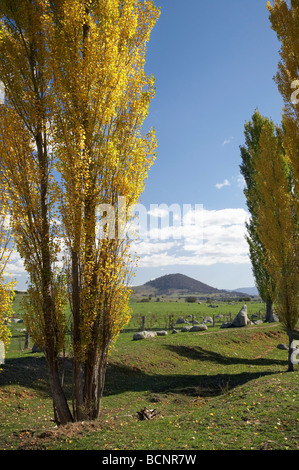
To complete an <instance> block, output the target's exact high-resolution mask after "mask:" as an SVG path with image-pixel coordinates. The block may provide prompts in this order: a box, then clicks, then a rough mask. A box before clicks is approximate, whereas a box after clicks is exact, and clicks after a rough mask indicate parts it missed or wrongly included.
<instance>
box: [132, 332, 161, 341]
mask: <svg viewBox="0 0 299 470" xmlns="http://www.w3.org/2000/svg"><path fill="white" fill-rule="evenodd" d="M155 336H157V333H156V332H155V331H139V332H138V333H135V334H134V335H133V340H134V341H137V340H139V339H146V338H154V337H155Z"/></svg>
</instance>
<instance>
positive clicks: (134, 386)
mask: <svg viewBox="0 0 299 470" xmlns="http://www.w3.org/2000/svg"><path fill="white" fill-rule="evenodd" d="M276 373H278V372H277V371H273V372H272V371H264V372H260V371H259V372H241V373H236V374H234V373H233V374H229V373H228V374H225V373H224V374H215V375H206V374H200V373H199V374H193V375H191V374H186V375H185V374H173V375H167V374H161V375H158V374H152V375H151V374H148V373H144V372H143V371H141V370H136V369H131V368H130V367H128V366H125V365H123V364H122V365H120V364H110V365H109V367H108V370H107V375H106V387H105V391H104V396H110V395H117V394H120V393H124V392H135V393H136V392H144V391H149V392H151V393H164V394H165V393H175V394H183V395H191V396H199V395H200V396H202V397H212V396H217V395H221V394H223V393H226V392H228V391H229V390H231V389H233V388H235V387H238V386H240V385H243V384H245V383H247V382H250V381H251V380H254V379H257V378H259V377H262V376H267V375H274V374H276Z"/></svg>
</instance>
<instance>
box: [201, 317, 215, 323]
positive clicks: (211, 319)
mask: <svg viewBox="0 0 299 470" xmlns="http://www.w3.org/2000/svg"><path fill="white" fill-rule="evenodd" d="M202 322H203V323H213V318H212V317H205V318H204V319H203V321H202Z"/></svg>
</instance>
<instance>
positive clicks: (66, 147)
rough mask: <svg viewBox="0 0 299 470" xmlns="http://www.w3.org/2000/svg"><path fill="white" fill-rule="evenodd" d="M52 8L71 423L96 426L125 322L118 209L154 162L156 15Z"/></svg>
mask: <svg viewBox="0 0 299 470" xmlns="http://www.w3.org/2000/svg"><path fill="white" fill-rule="evenodd" d="M52 7H53V12H54V16H53V18H54V23H53V35H52V38H53V41H52V43H51V50H52V54H51V65H52V68H53V70H54V74H53V89H54V97H55V112H54V125H55V131H54V141H55V153H56V155H57V170H58V171H59V173H60V175H61V179H62V185H61V191H60V201H59V202H60V213H61V220H62V221H63V227H64V229H65V240H66V245H67V248H68V254H69V256H68V279H69V292H70V304H71V309H72V315H73V325H72V327H73V335H74V343H73V347H74V351H73V353H74V374H75V397H76V407H75V415H76V419H81V420H82V419H94V418H96V417H97V416H98V415H99V411H100V406H101V398H102V394H103V387H104V380H105V371H106V366H107V358H108V352H109V349H110V348H111V345H112V344H113V342H114V341H115V339H116V338H117V335H118V333H119V331H120V330H121V329H122V328H123V326H124V325H125V324H126V322H127V321H128V319H129V317H130V312H129V310H128V299H129V295H130V290H129V288H128V281H129V277H128V274H129V272H130V263H131V260H130V252H129V248H130V243H129V238H128V237H127V236H125V235H124V234H122V233H121V232H122V230H121V229H122V227H124V226H125V225H126V223H127V221H128V217H129V214H126V213H124V211H123V208H122V207H121V206H122V201H124V202H125V204H126V206H127V207H130V206H134V205H135V204H136V203H137V201H138V199H139V196H140V194H141V193H142V191H143V189H144V184H145V180H146V177H147V173H148V170H149V168H150V166H151V165H152V163H153V158H154V154H155V147H156V139H155V136H154V132H153V131H152V130H150V131H149V132H148V133H147V134H146V135H143V134H142V125H143V123H144V120H145V118H146V116H147V113H148V107H149V103H150V101H151V99H152V98H153V96H154V79H153V77H151V76H150V77H147V76H146V74H145V72H144V65H145V53H146V45H147V42H148V40H149V37H150V32H151V30H152V28H153V26H154V24H155V22H156V20H157V18H158V16H159V11H158V9H157V8H156V7H155V6H154V4H153V2H151V1H144V2H141V1H136V0H126V1H119V0H110V1H106V2H101V1H95V2H82V1H81V0H72V2H69V1H65V0H55V1H53V2H52ZM111 208H113V211H114V213H113V214H112V215H111ZM105 209H106V210H105ZM107 211H108V212H109V215H110V223H106V222H107V221H108V218H109V217H108V218H107ZM116 215H117V217H116Z"/></svg>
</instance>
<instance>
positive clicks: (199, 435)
mask: <svg viewBox="0 0 299 470" xmlns="http://www.w3.org/2000/svg"><path fill="white" fill-rule="evenodd" d="M175 304H176V305H175ZM132 307H133V310H134V315H136V318H139V316H140V315H141V316H142V315H146V316H147V315H150V314H155V315H156V319H157V325H156V326H157V328H161V326H163V321H164V316H165V315H168V314H172V313H173V314H174V315H175V316H176V315H178V316H182V315H183V314H184V315H189V314H191V315H192V314H193V315H196V314H198V313H200V314H201V313H203V314H204V315H205V316H206V315H208V313H206V310H204V308H205V309H207V312H210V311H211V310H212V309H210V308H208V307H207V306H206V305H205V306H202V304H201V305H196V304H195V305H194V304H185V303H179V302H178V303H176V302H172V303H167V304H166V303H162V302H157V303H136V302H135V303H133V304H132ZM249 307H251V306H250V305H249V304H248V308H249ZM149 308H150V309H149ZM224 308H231V309H234V310H232V314H236V313H238V311H239V309H240V305H234V306H228V305H226V306H221V311H220V307H219V308H218V309H217V312H216V313H217V314H218V313H225V312H224ZM254 308H255V309H257V310H258V308H260V309H263V306H261V304H259V305H255V306H254V305H253V304H252V309H254ZM147 309H149V310H147ZM180 309H181V310H180ZM196 309H197V310H196ZM201 310H202V312H201ZM215 310H216V309H215ZM198 311H199V312H198ZM252 311H253V310H252ZM255 311H256V310H255ZM149 312H151V313H150V314H149ZM189 312H190V313H189ZM213 313H215V312H213ZM254 313H255V312H254ZM136 318H135V320H134V316H133V318H132V320H131V322H130V324H129V325H128V327H127V328H126V329H125V330H124V332H122V333H121V334H120V335H119V338H118V340H117V342H116V345H115V347H114V349H113V351H112V353H111V356H110V360H109V366H108V371H107V377H106V387H105V395H104V399H103V409H102V415H101V418H100V419H99V420H98V421H96V422H92V423H74V424H69V425H67V426H65V427H60V428H56V427H55V424H54V422H53V421H52V416H53V412H52V402H51V397H50V394H49V388H48V382H47V373H46V367H45V360H44V358H43V356H42V354H32V353H31V351H24V350H23V348H22V344H23V342H22V340H21V335H22V333H21V332H19V331H17V329H19V328H21V327H22V324H13V325H12V330H13V341H12V343H11V348H10V350H9V352H8V355H7V358H6V363H5V365H4V370H3V372H2V373H1V374H0V449H1V450H2V449H12V450H16V449H35V450H37V449H52V450H61V449H63V450H65V449H77V450H81V449H82V450H94V449H96V450H113V449H120V450H160V451H163V450H180V451H188V450H202V449H206V450H210V449H213V450H222V449H224V450H234V449H235V450H236V449H241V450H242V449H244V450H245V449H246V450H247V449H248V450H250V449H254V450H264V449H265V450H266V449H275V450H285V449H287V450H298V442H299V435H298V370H299V369H298V365H295V372H293V373H289V372H286V370H287V351H284V350H280V349H278V348H277V344H278V343H287V335H286V333H285V332H284V330H283V329H282V327H281V325H280V324H278V323H274V324H264V325H258V326H252V327H245V328H238V329H228V330H227V329H222V330H221V329H220V327H219V326H216V327H212V326H209V327H208V330H207V331H204V332H193V333H190V332H188V333H183V332H180V333H178V334H171V332H169V334H168V335H167V336H157V337H155V338H152V339H150V340H142V341H133V340H132V338H133V332H134V331H136V325H135V324H134V322H135V323H136V322H137V320H136ZM147 320H149V319H148V318H147ZM151 321H152V320H151ZM137 323H138V322H137ZM66 366H68V364H66ZM144 407H147V408H150V409H156V410H157V411H158V412H159V414H158V415H157V416H156V417H155V418H154V419H152V420H150V421H140V420H138V418H137V411H140V410H141V409H142V408H144Z"/></svg>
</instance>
